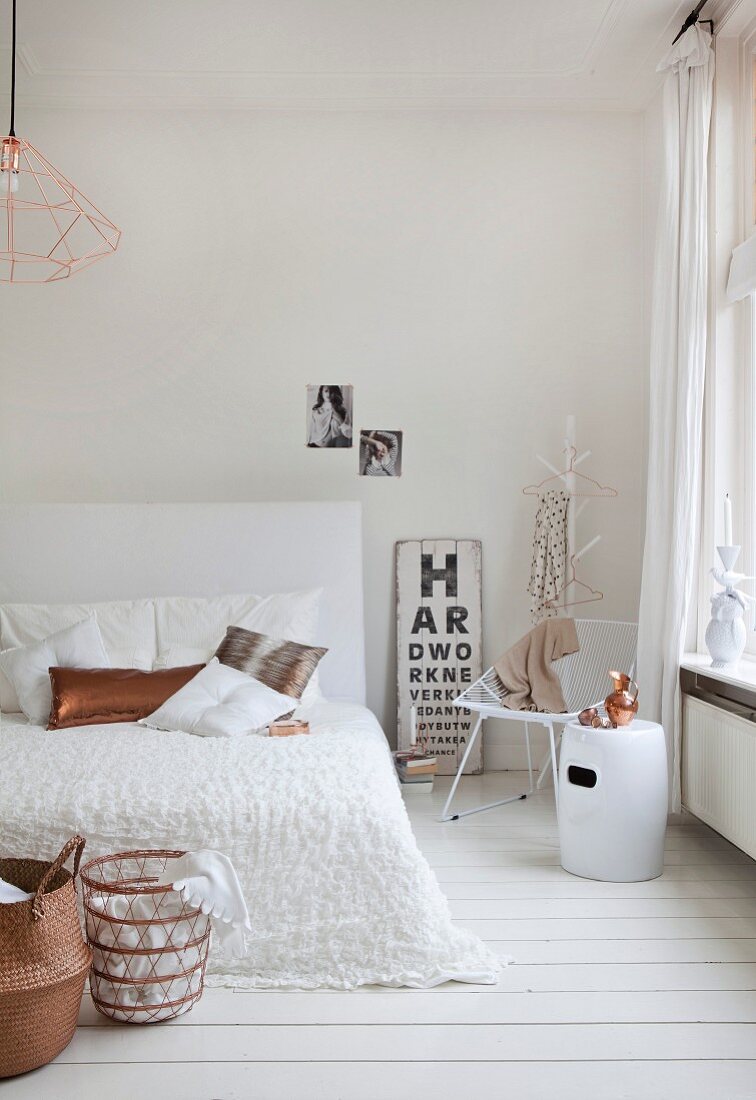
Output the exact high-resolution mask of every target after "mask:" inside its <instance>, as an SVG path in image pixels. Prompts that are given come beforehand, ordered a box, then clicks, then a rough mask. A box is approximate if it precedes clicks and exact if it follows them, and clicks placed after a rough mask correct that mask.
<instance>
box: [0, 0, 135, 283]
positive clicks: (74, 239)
mask: <svg viewBox="0 0 756 1100" xmlns="http://www.w3.org/2000/svg"><path fill="white" fill-rule="evenodd" d="M12 37H13V42H12V53H11V107H10V127H9V132H8V136H7V137H4V138H2V139H1V140H2V149H1V150H0V282H2V283H55V282H58V281H59V280H61V279H67V278H68V276H69V275H72V274H74V272H76V271H81V270H82V269H83V268H85V267H89V265H90V264H93V263H96V262H97V260H101V259H103V258H104V257H105V256H109V255H110V254H111V253H112V252H115V250H116V248H118V242H119V240H120V238H121V230H120V229H118V228H117V227H116V226H115V225H113V223H112V222H111V221H110V219H109V218H106V217H105V215H104V214H103V213H102V212H101V211H100V210H98V209H97V207H96V206H95V205H94V203H92V202H90V200H89V199H88V198H87V197H86V196H85V195H82V193H81V191H79V189H78V188H77V187H75V186H74V185H73V184H72V183H71V182H70V181H69V180H67V179H66V177H65V176H64V175H63V173H62V172H59V171H58V169H57V168H54V167H53V165H52V164H50V162H49V161H48V160H47V159H46V158H45V157H43V156H42V154H41V153H40V152H38V151H37V150H36V149H35V148H34V146H33V145H30V144H29V142H28V141H24V140H23V138H17V137H16V131H15V125H14V124H15V108H16V0H13V36H12Z"/></svg>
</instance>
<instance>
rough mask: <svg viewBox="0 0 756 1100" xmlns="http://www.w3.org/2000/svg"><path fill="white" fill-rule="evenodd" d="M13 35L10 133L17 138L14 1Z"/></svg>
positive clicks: (14, 5)
mask: <svg viewBox="0 0 756 1100" xmlns="http://www.w3.org/2000/svg"><path fill="white" fill-rule="evenodd" d="M12 28H13V30H12V35H11V93H10V131H9V136H10V137H15V136H16V0H13V22H12Z"/></svg>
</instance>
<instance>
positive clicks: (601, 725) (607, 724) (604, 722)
mask: <svg viewBox="0 0 756 1100" xmlns="http://www.w3.org/2000/svg"><path fill="white" fill-rule="evenodd" d="M591 725H592V726H593V728H594V729H595V730H616V728H617V724H616V722H613V721H612V720H611V718H607V717H606V715H605V714H595V715H594V716H593V720H592V721H591Z"/></svg>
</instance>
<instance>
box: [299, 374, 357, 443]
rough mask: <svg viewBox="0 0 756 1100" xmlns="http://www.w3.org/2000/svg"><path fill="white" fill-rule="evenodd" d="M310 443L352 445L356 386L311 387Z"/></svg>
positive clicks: (309, 407) (309, 396)
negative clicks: (354, 389)
mask: <svg viewBox="0 0 756 1100" xmlns="http://www.w3.org/2000/svg"><path fill="white" fill-rule="evenodd" d="M307 446H308V447H351V446H352V387H351V386H308V387H307Z"/></svg>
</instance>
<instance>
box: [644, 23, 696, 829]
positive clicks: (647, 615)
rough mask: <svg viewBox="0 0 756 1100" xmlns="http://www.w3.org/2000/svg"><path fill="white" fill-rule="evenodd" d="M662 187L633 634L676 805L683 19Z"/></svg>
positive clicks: (688, 280)
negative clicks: (664, 744) (637, 601)
mask: <svg viewBox="0 0 756 1100" xmlns="http://www.w3.org/2000/svg"><path fill="white" fill-rule="evenodd" d="M659 70H660V71H664V72H665V73H666V76H665V82H664V89H663V112H664V139H663V143H664V149H663V172H662V185H661V187H662V190H661V198H660V205H659V219H658V225H657V239H656V251H655V257H654V288H653V290H654V293H653V304H652V317H651V363H650V368H651V373H650V391H649V406H650V407H649V413H650V416H649V455H648V495H647V505H646V542H645V547H644V551H643V580H642V583H641V600H640V620H639V636H638V682H639V683H640V685H641V691H642V693H643V700H644V712H645V713H646V714H647V716H648V717H653V718H656V719H657V720H658V721H660V722H661V723H662V725H663V726H664V731H665V733H666V737H667V751H668V755H669V765H670V808H671V809H672V810H675V811H676V810H679V808H680V688H679V675H680V673H679V664H680V658H681V656H682V654H683V651H684V648H685V635H686V627H687V625H688V614H689V611H690V607H691V597H692V591H693V579H694V568H695V566H694V562H695V552H696V541H697V532H698V521H699V496H700V486H701V436H702V418H703V394H704V373H705V365H706V307H707V254H708V249H707V233H708V218H707V179H706V177H707V154H708V147H709V124H710V120H711V100H712V81H713V76H714V53H713V50H712V48H711V35H710V34H709V33H708V32H707V31H705V30H703V28H701V27H698V26H694V27H691V28H690V29H689V30H687V31H686V32H685V34H684V35H683V36H682V37H681V38H680V40H679V41H678V42H676V43H675V45H674V46H673V47H672V50H671V51H670V53H669V54H668V55H667V57H666V58H665V59H664V60H663V61H662V62H661V64H660V65H659Z"/></svg>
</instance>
